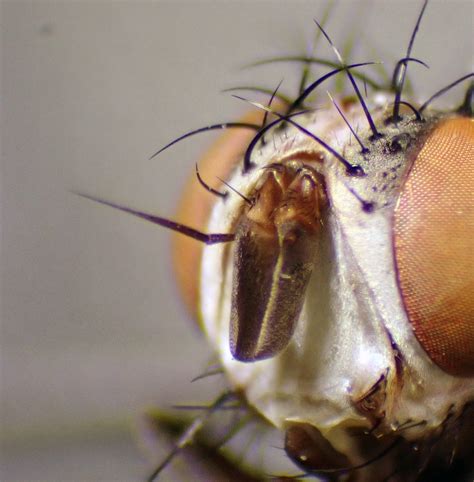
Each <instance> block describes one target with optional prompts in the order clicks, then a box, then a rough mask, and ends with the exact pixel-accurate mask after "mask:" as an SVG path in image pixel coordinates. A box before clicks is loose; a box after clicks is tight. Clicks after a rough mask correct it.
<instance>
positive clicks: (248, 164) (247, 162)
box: [242, 110, 313, 174]
mask: <svg viewBox="0 0 474 482" xmlns="http://www.w3.org/2000/svg"><path fill="white" fill-rule="evenodd" d="M308 112H313V111H312V110H304V111H300V112H293V113H292V114H289V115H287V116H286V117H288V118H290V117H295V116H299V115H303V114H307V113H308ZM281 122H283V121H282V119H280V118H279V119H276V120H274V121H273V122H270V123H269V124H267V125H266V126H265V127H264V128H263V129H261V130H260V131H258V132H257V134H255V136H254V138H253V139H252V140H251V141H250V143H249V145H248V146H247V149H246V150H245V154H244V159H243V168H242V172H243V173H244V174H245V173H246V172H248V171H250V169H252V167H253V166H254V163H253V162H252V159H251V158H252V152H253V150H254V148H255V146H256V145H257V143H258V141H260V139H261V138H262V137H263V136H264V135H265V133H266V132H268V131H269V130H270V129H272V128H273V127H275V126H276V125H277V124H280V123H281Z"/></svg>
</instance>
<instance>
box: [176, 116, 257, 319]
mask: <svg viewBox="0 0 474 482" xmlns="http://www.w3.org/2000/svg"><path fill="white" fill-rule="evenodd" d="M240 122H245V123H251V124H252V123H254V124H260V123H261V122H262V114H261V113H260V112H250V113H248V114H247V115H246V116H244V117H243V118H242V119H241V120H240ZM254 135H255V131H253V130H249V129H230V130H228V131H226V132H225V133H224V134H222V135H221V136H220V137H219V138H218V139H217V141H216V142H215V143H214V144H213V145H212V146H211V147H210V149H209V150H208V151H207V152H206V153H205V155H204V156H203V157H202V158H201V159H200V160H199V172H200V173H201V175H202V177H203V179H205V180H206V182H209V184H210V185H212V187H213V188H216V189H219V188H220V186H221V184H222V183H220V181H219V180H218V178H221V179H227V178H228V176H229V174H230V172H231V171H232V169H233V168H234V166H235V164H236V163H237V162H239V161H241V158H242V155H243V153H244V152H245V149H246V147H247V145H248V144H249V142H250V141H251V140H252V138H253V136H254ZM215 202H216V198H215V196H213V195H212V194H211V193H209V192H207V191H206V190H205V189H204V188H203V186H201V184H200V183H199V182H198V180H197V178H196V175H195V174H193V175H192V177H190V179H189V180H188V182H187V184H186V187H185V189H184V192H183V196H182V198H181V201H180V204H179V206H178V209H177V214H176V220H177V221H179V222H180V223H182V224H186V225H189V226H192V227H194V228H196V229H198V230H202V231H206V228H207V223H208V220H209V215H210V212H211V209H212V206H213V204H214V203H215ZM203 247H204V246H203V244H202V243H199V242H196V240H194V239H191V238H189V237H186V236H182V235H181V234H177V233H175V234H174V235H173V241H172V251H173V264H174V271H175V276H176V279H177V282H178V287H179V289H180V291H181V294H182V296H183V299H184V301H185V303H186V306H187V308H188V310H189V312H190V313H191V314H192V315H196V314H197V311H198V290H199V272H200V265H201V254H202V250H203Z"/></svg>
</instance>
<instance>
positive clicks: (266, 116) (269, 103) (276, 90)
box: [260, 79, 283, 143]
mask: <svg viewBox="0 0 474 482" xmlns="http://www.w3.org/2000/svg"><path fill="white" fill-rule="evenodd" d="M282 82H283V79H281V80H280V82H278V85H277V86H276V87H275V90H274V91H273V92H272V95H271V96H270V99H268V103H267V106H268V107H271V105H272V102H273V99H274V98H275V96H276V94H277V92H278V89H279V88H280V87H281V84H282ZM267 119H268V112H265V113H264V114H263V120H262V125H261V126H260V128H261V129H263V128H264V127H265V126H266V125H267ZM262 143H264V138H263V137H262Z"/></svg>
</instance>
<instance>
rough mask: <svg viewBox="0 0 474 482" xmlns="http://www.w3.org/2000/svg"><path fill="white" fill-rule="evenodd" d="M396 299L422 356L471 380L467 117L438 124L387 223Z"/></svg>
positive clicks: (473, 200)
mask: <svg viewBox="0 0 474 482" xmlns="http://www.w3.org/2000/svg"><path fill="white" fill-rule="evenodd" d="M394 247H395V248H394V249H395V262H396V266H397V270H398V280H399V286H400V290H401V294H402V297H403V302H404V304H405V308H406V311H407V315H408V318H409V320H410V323H411V325H412V327H413V330H414V333H415V335H416V337H417V339H418V341H419V342H420V344H421V345H422V346H423V348H424V350H425V351H426V353H427V354H428V356H429V357H430V358H431V359H432V360H433V362H434V363H436V364H437V365H438V366H439V367H440V368H441V369H442V370H444V371H446V372H448V373H450V374H452V375H455V376H473V375H474V120H473V119H469V118H465V117H456V118H451V119H448V120H446V121H443V122H441V123H440V124H439V125H438V126H436V128H435V129H434V130H433V131H432V132H431V133H430V134H429V136H428V137H427V139H426V140H425V143H424V145H423V147H422V148H421V150H420V151H419V152H418V154H417V156H416V158H415V160H414V162H413V165H412V168H411V170H410V172H409V173H408V176H407V179H406V182H405V185H404V187H403V191H402V193H401V195H400V198H399V200H398V204H397V207H396V210H395V219H394Z"/></svg>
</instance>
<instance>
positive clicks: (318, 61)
mask: <svg viewBox="0 0 474 482" xmlns="http://www.w3.org/2000/svg"><path fill="white" fill-rule="evenodd" d="M276 62H299V63H313V64H317V65H323V66H326V67H331V68H333V69H337V68H338V67H340V64H338V63H337V62H333V61H331V60H327V59H321V58H318V57H304V56H301V55H285V56H281V57H271V58H269V59H264V60H258V61H257V62H253V63H252V64H248V65H246V66H245V67H260V66H263V65H268V64H272V63H276ZM354 77H356V78H358V79H360V80H365V81H366V82H367V84H368V85H370V86H371V87H372V88H373V89H375V90H383V89H386V88H387V87H386V86H385V85H381V84H379V83H378V82H377V81H375V80H374V79H371V78H370V77H368V76H367V75H365V74H361V73H359V72H355V73H354Z"/></svg>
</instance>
